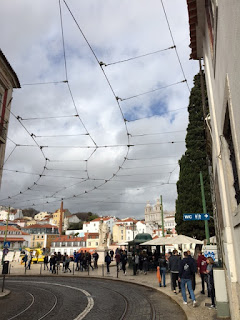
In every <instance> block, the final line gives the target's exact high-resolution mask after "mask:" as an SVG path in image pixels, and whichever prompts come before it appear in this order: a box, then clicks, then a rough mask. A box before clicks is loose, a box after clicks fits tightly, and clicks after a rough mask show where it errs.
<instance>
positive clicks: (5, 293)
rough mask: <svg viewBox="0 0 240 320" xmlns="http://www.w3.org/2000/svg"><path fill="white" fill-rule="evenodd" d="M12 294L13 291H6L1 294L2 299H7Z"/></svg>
mask: <svg viewBox="0 0 240 320" xmlns="http://www.w3.org/2000/svg"><path fill="white" fill-rule="evenodd" d="M10 293H11V291H10V290H8V289H4V291H3V292H2V291H1V292H0V299H3V298H5V297H6V296H8V295H9V294H10Z"/></svg>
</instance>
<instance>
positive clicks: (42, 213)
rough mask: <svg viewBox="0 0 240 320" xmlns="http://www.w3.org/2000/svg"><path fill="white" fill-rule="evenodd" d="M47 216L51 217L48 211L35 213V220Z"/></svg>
mask: <svg viewBox="0 0 240 320" xmlns="http://www.w3.org/2000/svg"><path fill="white" fill-rule="evenodd" d="M46 217H49V213H48V212H39V213H37V214H35V216H34V220H36V221H38V220H43V219H44V218H46Z"/></svg>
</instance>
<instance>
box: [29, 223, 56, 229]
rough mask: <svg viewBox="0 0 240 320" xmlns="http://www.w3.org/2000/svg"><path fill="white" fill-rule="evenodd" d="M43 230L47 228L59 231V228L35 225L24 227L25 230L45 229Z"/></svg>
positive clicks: (49, 225)
mask: <svg viewBox="0 0 240 320" xmlns="http://www.w3.org/2000/svg"><path fill="white" fill-rule="evenodd" d="M43 228H47V229H52V228H54V229H58V227H57V226H53V225H52V224H33V225H31V226H28V227H24V229H43Z"/></svg>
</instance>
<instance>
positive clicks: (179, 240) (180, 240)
mask: <svg viewBox="0 0 240 320" xmlns="http://www.w3.org/2000/svg"><path fill="white" fill-rule="evenodd" d="M188 243H193V244H203V241H200V240H198V239H194V238H191V237H188V236H184V235H181V234H180V235H177V236H175V237H161V238H156V239H153V240H150V241H147V242H144V243H142V244H141V245H142V246H164V245H168V244H188Z"/></svg>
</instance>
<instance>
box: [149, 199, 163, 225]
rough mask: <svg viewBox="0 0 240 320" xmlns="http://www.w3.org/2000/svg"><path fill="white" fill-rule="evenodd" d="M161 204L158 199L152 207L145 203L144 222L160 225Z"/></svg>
mask: <svg viewBox="0 0 240 320" xmlns="http://www.w3.org/2000/svg"><path fill="white" fill-rule="evenodd" d="M161 209H162V208H161V203H160V199H157V203H156V204H155V205H154V206H151V204H150V203H149V201H148V203H147V205H146V207H145V222H146V223H149V224H153V225H159V226H161V225H162V215H161Z"/></svg>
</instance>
